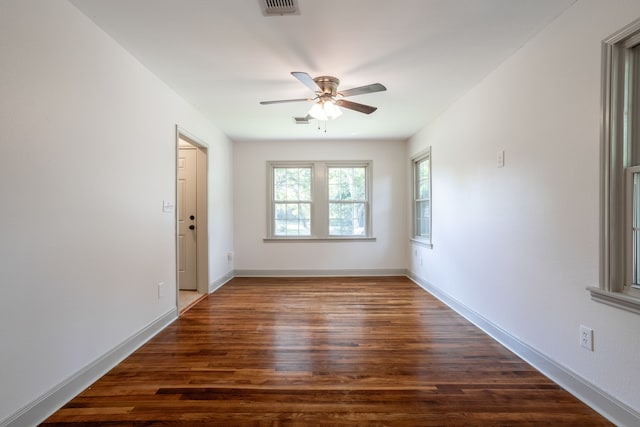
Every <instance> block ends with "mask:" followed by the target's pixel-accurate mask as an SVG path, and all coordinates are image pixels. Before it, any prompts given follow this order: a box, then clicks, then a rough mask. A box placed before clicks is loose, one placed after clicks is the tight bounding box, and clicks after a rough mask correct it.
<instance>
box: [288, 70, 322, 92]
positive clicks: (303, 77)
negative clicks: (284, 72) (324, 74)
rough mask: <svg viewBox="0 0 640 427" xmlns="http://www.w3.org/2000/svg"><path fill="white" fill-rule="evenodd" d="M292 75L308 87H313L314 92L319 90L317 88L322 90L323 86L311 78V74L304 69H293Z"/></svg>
mask: <svg viewBox="0 0 640 427" xmlns="http://www.w3.org/2000/svg"><path fill="white" fill-rule="evenodd" d="M291 75H292V76H293V77H295V78H296V79H298V80H300V82H301V83H302V84H303V85H305V86H306V87H308V88H309V89H311V90H312V91H313V92H315V91H317V90H322V88H321V87H320V86H318V83H316V82H315V80H313V79H312V78H311V76H310V75H309V74H307V73H305V72H302V71H292V72H291Z"/></svg>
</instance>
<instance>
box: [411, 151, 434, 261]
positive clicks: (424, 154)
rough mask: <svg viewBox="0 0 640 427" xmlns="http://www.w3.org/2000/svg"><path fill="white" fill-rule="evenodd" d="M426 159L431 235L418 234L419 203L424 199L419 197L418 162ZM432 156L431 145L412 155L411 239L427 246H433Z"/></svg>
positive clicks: (430, 247)
mask: <svg viewBox="0 0 640 427" xmlns="http://www.w3.org/2000/svg"><path fill="white" fill-rule="evenodd" d="M423 161H426V162H428V165H429V199H428V200H429V236H428V237H425V236H420V235H418V213H417V212H418V203H419V202H421V201H423V200H422V199H418V197H417V192H418V164H419V163H421V162H423ZM432 166H433V164H432V157H431V147H427V149H426V150H423V151H421V152H419V153H418V154H416V155H414V156H413V157H411V241H412V242H414V243H416V244H418V245H421V246H424V247H427V248H429V249H432V248H433V192H432V186H433V184H432Z"/></svg>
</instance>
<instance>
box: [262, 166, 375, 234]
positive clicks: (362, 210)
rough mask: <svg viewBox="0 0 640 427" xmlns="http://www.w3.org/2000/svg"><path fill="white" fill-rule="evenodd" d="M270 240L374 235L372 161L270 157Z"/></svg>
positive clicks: (268, 167)
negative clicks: (272, 158) (302, 160)
mask: <svg viewBox="0 0 640 427" xmlns="http://www.w3.org/2000/svg"><path fill="white" fill-rule="evenodd" d="M267 169H268V174H269V180H268V183H269V184H268V185H269V188H268V192H269V210H268V230H267V231H268V235H267V240H270V239H275V240H301V239H302V240H308V239H356V240H357V239H370V238H372V230H371V202H370V195H371V179H372V178H371V162H370V161H348V162H342V161H331V162H319V161H315V162H287V161H285V162H267Z"/></svg>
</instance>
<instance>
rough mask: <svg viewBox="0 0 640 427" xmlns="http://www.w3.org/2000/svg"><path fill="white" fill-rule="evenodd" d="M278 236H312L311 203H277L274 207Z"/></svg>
mask: <svg viewBox="0 0 640 427" xmlns="http://www.w3.org/2000/svg"><path fill="white" fill-rule="evenodd" d="M274 215H275V218H274V234H275V235H276V236H310V235H311V204H310V203H276V204H275V206H274Z"/></svg>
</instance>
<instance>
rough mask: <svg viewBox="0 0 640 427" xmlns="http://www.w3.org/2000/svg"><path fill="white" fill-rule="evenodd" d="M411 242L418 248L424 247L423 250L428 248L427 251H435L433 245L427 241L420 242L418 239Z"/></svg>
mask: <svg viewBox="0 0 640 427" xmlns="http://www.w3.org/2000/svg"><path fill="white" fill-rule="evenodd" d="M409 240H411V243H413V244H414V245H418V246H422V247H423V248H427V249H433V243H431V242H429V241H426V240H420V239H416V238H412V239H409Z"/></svg>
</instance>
